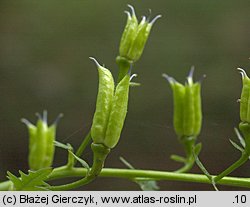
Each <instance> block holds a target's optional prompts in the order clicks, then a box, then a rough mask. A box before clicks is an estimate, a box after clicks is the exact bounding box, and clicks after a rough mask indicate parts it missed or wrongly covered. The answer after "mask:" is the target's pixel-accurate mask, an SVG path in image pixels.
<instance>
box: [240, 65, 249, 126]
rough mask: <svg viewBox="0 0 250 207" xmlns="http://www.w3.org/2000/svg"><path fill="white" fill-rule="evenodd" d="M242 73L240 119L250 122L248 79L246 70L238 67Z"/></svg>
mask: <svg viewBox="0 0 250 207" xmlns="http://www.w3.org/2000/svg"><path fill="white" fill-rule="evenodd" d="M238 70H239V71H240V73H241V75H242V84H243V86H242V91H241V97H240V119H241V121H242V122H247V123H250V79H249V78H248V76H247V74H246V72H245V71H244V70H243V69H241V68H238Z"/></svg>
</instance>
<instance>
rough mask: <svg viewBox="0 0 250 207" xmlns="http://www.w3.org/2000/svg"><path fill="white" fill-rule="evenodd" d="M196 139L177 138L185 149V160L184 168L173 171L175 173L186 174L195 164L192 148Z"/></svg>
mask: <svg viewBox="0 0 250 207" xmlns="http://www.w3.org/2000/svg"><path fill="white" fill-rule="evenodd" d="M196 139H197V137H194V136H192V137H190V136H189V137H187V136H184V137H181V138H179V140H180V142H181V144H182V145H183V146H184V149H185V153H186V160H185V163H184V166H183V167H181V168H180V169H178V170H176V171H174V172H176V173H184V172H188V171H190V170H191V169H192V167H193V166H194V163H195V159H194V156H193V148H194V146H195V140H196Z"/></svg>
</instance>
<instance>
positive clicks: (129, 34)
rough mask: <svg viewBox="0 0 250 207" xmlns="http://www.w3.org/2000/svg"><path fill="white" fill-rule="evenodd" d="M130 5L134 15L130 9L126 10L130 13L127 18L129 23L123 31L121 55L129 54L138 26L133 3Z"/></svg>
mask: <svg viewBox="0 0 250 207" xmlns="http://www.w3.org/2000/svg"><path fill="white" fill-rule="evenodd" d="M128 7H129V8H130V9H131V11H132V15H131V14H130V13H129V12H128V11H125V13H126V14H127V15H128V19H127V24H126V26H125V28H124V31H123V33H122V38H121V43H120V47H119V52H120V56H122V57H126V56H127V54H128V52H129V49H130V47H131V44H132V42H133V40H134V37H135V35H136V31H137V26H138V21H137V18H136V15H135V10H134V8H133V7H132V6H131V5H128Z"/></svg>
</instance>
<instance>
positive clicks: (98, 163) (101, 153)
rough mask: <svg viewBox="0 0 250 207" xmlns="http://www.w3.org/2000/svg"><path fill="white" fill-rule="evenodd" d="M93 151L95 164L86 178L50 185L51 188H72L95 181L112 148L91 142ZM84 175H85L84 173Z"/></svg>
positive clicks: (55, 189) (59, 189) (57, 189)
mask: <svg viewBox="0 0 250 207" xmlns="http://www.w3.org/2000/svg"><path fill="white" fill-rule="evenodd" d="M91 148H92V151H93V153H94V157H93V166H92V168H91V170H90V171H88V172H87V173H86V174H85V175H86V176H85V177H84V178H82V179H80V180H77V181H75V182H72V183H69V184H64V185H58V186H50V188H49V189H50V190H54V191H61V190H71V189H75V188H78V187H80V186H83V185H86V184H88V183H90V182H91V181H93V180H94V179H95V178H96V177H97V176H98V175H99V174H100V172H101V170H102V168H103V165H104V162H105V159H106V157H107V155H108V154H109V152H110V149H109V148H107V147H105V146H104V145H102V144H94V143H92V144H91ZM82 176H83V175H82Z"/></svg>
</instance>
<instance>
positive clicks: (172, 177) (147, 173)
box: [0, 166, 250, 191]
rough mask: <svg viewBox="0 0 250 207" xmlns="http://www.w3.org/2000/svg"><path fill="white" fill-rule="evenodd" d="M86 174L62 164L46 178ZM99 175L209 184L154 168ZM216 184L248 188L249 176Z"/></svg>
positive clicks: (110, 170) (201, 178) (201, 177)
mask: <svg viewBox="0 0 250 207" xmlns="http://www.w3.org/2000/svg"><path fill="white" fill-rule="evenodd" d="M86 174H87V169H85V168H72V169H68V168H67V167H66V166H63V167H59V168H55V169H54V170H53V171H52V173H51V174H50V176H49V178H48V180H57V179H62V178H67V177H82V176H84V175H86ZM99 176H100V177H115V178H125V179H134V178H138V177H143V178H148V179H152V180H168V181H183V182H194V183H205V184H211V181H210V180H209V179H208V178H207V177H206V176H205V175H203V174H191V173H174V172H165V171H156V170H131V169H116V168H103V169H102V171H101V173H100V174H99ZM213 177H214V176H213ZM217 184H220V185H227V186H236V187H245V188H250V178H240V177H223V178H222V179H221V180H219V181H218V182H217ZM10 185H11V182H10V181H5V182H2V183H0V190H1V191H3V190H8V189H9V187H10Z"/></svg>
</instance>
